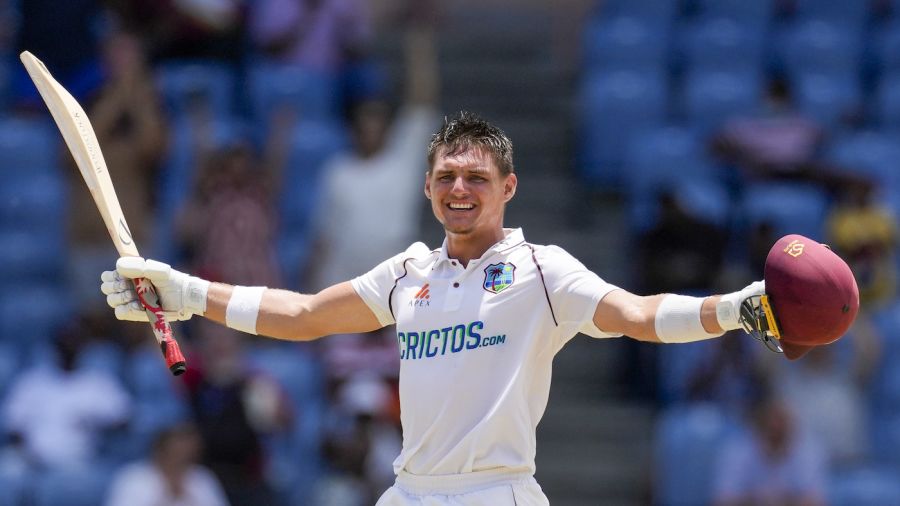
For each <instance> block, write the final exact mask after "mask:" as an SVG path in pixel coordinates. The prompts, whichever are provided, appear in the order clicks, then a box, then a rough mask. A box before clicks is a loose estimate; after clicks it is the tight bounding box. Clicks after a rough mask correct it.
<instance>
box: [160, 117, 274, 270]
mask: <svg viewBox="0 0 900 506" xmlns="http://www.w3.org/2000/svg"><path fill="white" fill-rule="evenodd" d="M192 115H194V117H193V118H192V121H194V122H195V123H196V125H195V128H196V130H195V131H196V132H197V136H198V140H197V143H198V145H197V146H196V149H197V150H198V153H197V156H196V159H197V160H199V161H198V163H199V173H198V174H197V180H196V182H195V183H194V188H193V193H192V195H191V196H190V198H189V200H188V202H187V203H186V204H185V206H184V208H183V209H182V210H181V211H180V215H179V218H178V225H177V230H178V235H179V240H180V242H181V245H182V248H183V249H184V250H185V252H186V254H187V257H188V263H190V264H191V269H192V270H193V271H196V272H198V273H200V274H201V275H203V276H205V277H206V278H207V279H210V280H214V281H224V282H228V283H232V284H239V285H251V286H280V285H281V281H280V280H281V274H280V269H279V267H278V262H277V256H276V251H275V239H276V236H277V227H278V223H277V211H276V208H275V203H274V195H275V192H276V191H277V184H278V181H279V180H280V177H281V171H282V169H283V167H284V155H283V152H284V149H285V144H286V139H287V135H288V132H289V131H290V127H289V126H288V125H283V126H281V125H276V127H277V128H275V129H273V132H274V133H273V134H272V135H271V136H270V140H269V144H268V146H267V149H266V153H265V154H264V156H263V158H264V159H263V160H260V159H259V157H258V156H257V154H256V152H255V150H254V148H253V146H252V144H251V143H250V142H249V141H247V140H246V139H245V138H242V137H238V138H232V139H229V140H228V141H226V143H225V144H224V145H222V146H220V147H217V148H213V147H211V146H212V140H211V139H210V136H211V132H209V131H208V130H209V129H210V128H211V123H210V122H209V121H208V120H207V119H206V117H205V116H203V113H202V111H195V112H192ZM276 120H277V121H282V122H287V121H292V120H291V118H288V119H285V118H283V117H281V116H278V117H277V118H276Z"/></svg>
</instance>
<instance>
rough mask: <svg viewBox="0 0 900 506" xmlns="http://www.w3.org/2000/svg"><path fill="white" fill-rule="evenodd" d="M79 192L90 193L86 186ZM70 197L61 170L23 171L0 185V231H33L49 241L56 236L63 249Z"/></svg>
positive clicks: (79, 189) (80, 188) (79, 188)
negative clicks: (1, 229)
mask: <svg viewBox="0 0 900 506" xmlns="http://www.w3.org/2000/svg"><path fill="white" fill-rule="evenodd" d="M45 149H46V148H45ZM75 177H77V176H75ZM76 189H77V190H78V191H83V192H87V191H88V190H87V188H84V187H83V186H82V187H78V188H76ZM68 193H69V185H68V184H67V181H66V180H65V178H64V177H63V175H62V174H60V173H59V171H58V170H45V171H37V172H32V171H29V170H25V169H23V170H22V171H20V172H18V173H17V175H16V176H15V177H11V178H6V179H5V181H4V182H3V184H2V185H0V228H3V229H5V230H8V231H12V230H18V231H30V232H32V233H36V234H40V235H42V236H43V237H45V238H47V239H49V238H51V237H53V236H56V237H57V238H58V239H57V243H58V245H61V244H62V243H63V242H64V231H65V223H66V218H65V214H66V205H67V202H68ZM51 244H52V243H51Z"/></svg>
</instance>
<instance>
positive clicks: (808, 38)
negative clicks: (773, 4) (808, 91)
mask: <svg viewBox="0 0 900 506" xmlns="http://www.w3.org/2000/svg"><path fill="white" fill-rule="evenodd" d="M847 3H856V2H847ZM861 57H862V36H861V35H860V32H859V31H858V30H855V29H852V28H848V27H846V26H842V25H840V24H837V23H834V22H827V21H821V20H811V21H804V22H800V23H798V24H797V25H796V26H795V27H793V28H792V29H791V30H790V31H789V32H788V33H787V34H786V36H785V40H784V48H783V58H784V63H785V65H786V67H787V69H788V72H789V73H791V74H795V73H804V72H824V73H830V74H841V73H845V74H850V75H855V74H857V73H858V72H859V71H860V62H861Z"/></svg>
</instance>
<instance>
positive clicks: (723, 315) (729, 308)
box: [716, 281, 766, 330]
mask: <svg viewBox="0 0 900 506" xmlns="http://www.w3.org/2000/svg"><path fill="white" fill-rule="evenodd" d="M765 293H766V282H765V281H754V282H753V283H750V284H749V285H747V286H746V287H744V289H743V290H741V291H739V292H732V293H729V294H726V295H723V296H722V297H721V299H719V302H718V303H717V304H716V319H717V320H718V321H719V326H720V327H722V330H736V329H739V328H743V326H742V325H741V304H742V303H743V302H744V301H745V300H747V299H749V298H752V297H757V298H758V297H759V296H760V295H765Z"/></svg>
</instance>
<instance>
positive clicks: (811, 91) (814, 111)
mask: <svg viewBox="0 0 900 506" xmlns="http://www.w3.org/2000/svg"><path fill="white" fill-rule="evenodd" d="M794 80H795V83H794V86H793V88H794V90H795V91H794V96H795V97H796V100H795V102H796V104H797V106H798V107H799V109H800V110H801V111H802V112H803V113H804V114H805V115H807V116H808V117H810V118H812V119H814V120H816V121H818V122H819V123H821V124H822V126H824V127H826V128H833V127H837V126H839V124H840V122H841V120H843V119H845V118H846V117H848V115H852V114H853V113H856V112H858V111H859V110H860V109H861V108H862V102H863V97H862V89H861V86H860V82H859V78H858V76H857V75H856V74H845V73H840V74H825V73H817V72H805V73H801V74H799V75H797V76H795V79H794Z"/></svg>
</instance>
